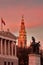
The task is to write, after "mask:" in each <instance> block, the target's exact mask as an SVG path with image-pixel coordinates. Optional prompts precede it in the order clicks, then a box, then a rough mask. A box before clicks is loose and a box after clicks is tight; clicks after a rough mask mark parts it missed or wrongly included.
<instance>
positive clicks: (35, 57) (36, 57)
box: [28, 54, 41, 65]
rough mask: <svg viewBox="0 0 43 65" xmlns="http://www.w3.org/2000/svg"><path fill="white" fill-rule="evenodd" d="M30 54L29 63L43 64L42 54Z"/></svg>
mask: <svg viewBox="0 0 43 65" xmlns="http://www.w3.org/2000/svg"><path fill="white" fill-rule="evenodd" d="M28 56H29V62H28V65H41V63H40V55H38V54H29V55H28Z"/></svg>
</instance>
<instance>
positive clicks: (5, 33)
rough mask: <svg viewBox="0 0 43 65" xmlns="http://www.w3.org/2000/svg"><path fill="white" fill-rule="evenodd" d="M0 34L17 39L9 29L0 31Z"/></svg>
mask: <svg viewBox="0 0 43 65" xmlns="http://www.w3.org/2000/svg"><path fill="white" fill-rule="evenodd" d="M0 36H4V37H8V38H11V39H17V37H16V36H15V35H14V34H12V33H11V32H9V31H0Z"/></svg>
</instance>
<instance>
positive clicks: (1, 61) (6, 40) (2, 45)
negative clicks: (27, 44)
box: [0, 31, 18, 65]
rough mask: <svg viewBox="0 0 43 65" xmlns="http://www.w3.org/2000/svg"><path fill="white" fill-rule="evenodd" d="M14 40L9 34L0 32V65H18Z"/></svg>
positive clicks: (14, 37)
mask: <svg viewBox="0 0 43 65" xmlns="http://www.w3.org/2000/svg"><path fill="white" fill-rule="evenodd" d="M16 39H17V38H16V36H14V35H13V34H12V33H11V32H9V31H7V32H4V31H0V65H18V58H17V56H16ZM14 48H15V50H14Z"/></svg>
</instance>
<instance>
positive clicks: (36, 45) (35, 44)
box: [30, 37, 40, 54]
mask: <svg viewBox="0 0 43 65" xmlns="http://www.w3.org/2000/svg"><path fill="white" fill-rule="evenodd" d="M39 43H40V41H39V42H35V38H34V37H32V42H31V45H30V47H31V50H32V53H36V54H39V46H40V44H39Z"/></svg>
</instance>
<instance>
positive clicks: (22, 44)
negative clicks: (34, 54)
mask: <svg viewBox="0 0 43 65" xmlns="http://www.w3.org/2000/svg"><path fill="white" fill-rule="evenodd" d="M26 43H27V39H26V30H25V24H24V17H23V16H22V19H21V27H20V31H19V38H18V47H22V48H24V47H26Z"/></svg>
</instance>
